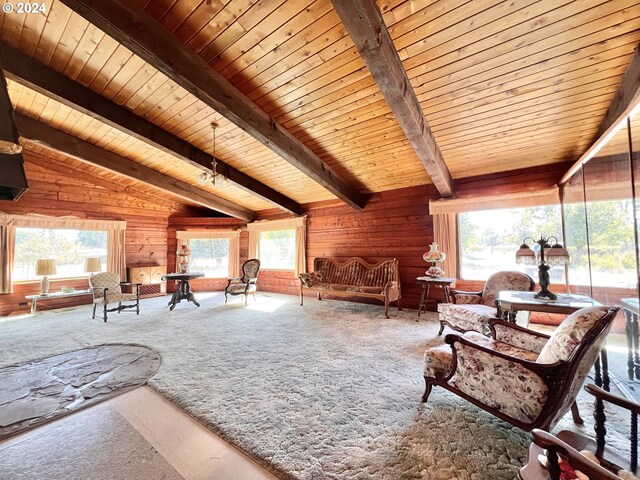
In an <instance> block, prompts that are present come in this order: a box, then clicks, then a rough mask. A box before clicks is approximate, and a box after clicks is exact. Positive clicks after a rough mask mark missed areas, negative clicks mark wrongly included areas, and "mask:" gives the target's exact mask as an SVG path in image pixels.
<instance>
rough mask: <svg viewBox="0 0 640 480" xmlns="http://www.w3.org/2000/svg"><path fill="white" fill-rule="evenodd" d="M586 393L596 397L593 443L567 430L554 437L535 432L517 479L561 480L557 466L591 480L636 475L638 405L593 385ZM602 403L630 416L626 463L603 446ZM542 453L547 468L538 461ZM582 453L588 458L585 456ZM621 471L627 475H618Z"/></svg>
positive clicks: (603, 423)
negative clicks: (620, 408)
mask: <svg viewBox="0 0 640 480" xmlns="http://www.w3.org/2000/svg"><path fill="white" fill-rule="evenodd" d="M585 390H586V391H587V392H589V393H590V394H592V395H594V396H595V397H596V412H595V414H594V416H595V419H596V440H593V439H591V438H588V437H585V436H583V435H580V434H579V433H576V432H571V431H569V430H563V431H561V432H560V433H558V436H557V437H556V436H554V435H551V434H550V433H547V432H545V431H543V430H537V429H534V430H533V431H532V432H531V435H532V437H533V443H532V444H531V447H530V448H529V462H528V463H527V464H526V465H525V466H524V467H523V468H522V469H521V470H520V478H522V479H523V480H537V479H539V478H550V479H551V480H558V479H560V468H561V467H560V462H567V463H568V465H570V467H571V468H572V469H573V470H578V471H580V472H582V473H583V474H585V475H587V476H588V477H589V478H593V479H611V480H619V479H620V478H629V476H628V474H629V472H633V474H636V472H637V468H638V414H639V413H640V404H639V403H637V402H634V401H631V400H628V399H626V398H623V397H620V396H617V395H613V394H611V393H609V392H606V391H605V390H603V389H601V388H599V387H596V386H595V385H587V386H586V387H585ZM603 402H609V403H612V404H614V405H617V406H619V407H622V408H623V409H626V410H628V411H629V412H630V413H631V436H630V437H631V438H630V441H631V448H630V458H629V459H628V460H627V459H626V458H622V457H621V456H620V455H619V454H618V453H617V452H615V451H613V450H611V449H609V448H607V447H606V445H605V433H606V428H605V420H606V416H605V414H604V405H603ZM543 449H546V451H547V453H546V467H544V466H543V465H542V464H541V463H540V460H539V456H540V455H543ZM585 451H586V452H589V454H586V453H584V452H585ZM591 454H593V456H592V455H591ZM589 457H591V458H589ZM543 458H544V457H543ZM564 468H566V466H565V467H564ZM621 470H623V471H626V472H621Z"/></svg>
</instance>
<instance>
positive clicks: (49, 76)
mask: <svg viewBox="0 0 640 480" xmlns="http://www.w3.org/2000/svg"><path fill="white" fill-rule="evenodd" d="M0 68H2V70H3V71H4V72H5V74H6V76H7V77H8V78H10V79H11V80H14V81H16V82H18V83H20V84H22V85H24V86H26V87H29V88H30V89H32V90H35V91H36V92H38V93H41V94H43V95H46V96H47V97H49V98H52V99H54V100H57V101H58V102H60V103H62V104H64V105H66V106H68V107H70V108H73V109H74V110H78V111H80V112H82V113H84V114H87V115H90V116H91V117H94V118H97V119H98V120H100V121H102V122H104V123H106V124H107V125H110V126H112V127H114V128H116V129H118V130H121V131H123V132H125V133H127V134H129V135H131V136H133V137H135V138H137V139H138V140H140V141H142V142H145V143H146V144H148V145H152V146H154V147H156V148H158V149H160V150H162V151H164V152H166V153H168V154H170V155H173V156H175V157H177V158H179V159H181V160H184V161H186V162H189V163H190V164H192V165H196V166H198V167H205V168H211V162H212V160H213V157H212V156H211V155H209V154H208V153H206V152H203V151H202V150H200V149H198V148H196V147H194V146H193V145H191V144H190V143H188V142H186V141H184V140H182V139H180V138H178V137H176V136H174V135H172V134H170V133H168V132H166V131H164V130H163V129H161V128H160V127H158V126H157V125H154V124H153V123H151V122H149V121H148V120H145V119H144V118H142V117H139V116H137V115H135V114H134V113H133V112H131V111H130V110H128V109H126V108H124V107H121V106H120V105H117V104H115V103H113V102H111V101H109V100H108V99H106V98H104V97H103V96H101V95H99V94H97V93H95V92H93V91H92V90H90V89H88V88H86V87H83V86H82V85H80V84H78V83H76V82H74V81H73V80H71V79H69V78H67V77H65V76H64V75H61V74H60V73H58V72H56V71H55V70H53V69H51V68H49V67H47V66H45V65H43V64H42V63H40V62H38V61H37V60H35V59H34V58H31V57H29V56H27V55H25V54H24V53H22V52H20V51H18V50H16V49H15V48H13V47H11V46H9V45H7V44H5V43H2V42H0ZM216 161H217V163H218V168H217V171H218V172H219V173H221V174H222V175H224V176H225V177H227V178H228V179H229V181H231V182H233V183H234V184H235V186H237V187H239V188H241V189H243V190H245V191H247V192H249V193H252V194H254V195H257V196H258V197H260V198H262V199H263V200H266V201H268V202H270V203H272V204H273V205H275V206H276V207H279V208H281V209H283V210H285V211H287V212H290V213H293V214H296V215H299V214H300V211H301V210H300V205H299V204H298V203H297V202H295V201H294V200H292V199H290V198H289V197H287V196H285V195H283V194H281V193H280V192H277V191H276V190H274V189H272V188H271V187H268V186H267V185H265V184H263V183H261V182H258V181H257V180H255V179H254V178H251V177H250V176H249V175H247V174H246V173H243V172H241V171H240V170H238V169H236V168H234V167H232V166H231V165H228V164H226V163H225V162H223V161H221V160H219V159H216Z"/></svg>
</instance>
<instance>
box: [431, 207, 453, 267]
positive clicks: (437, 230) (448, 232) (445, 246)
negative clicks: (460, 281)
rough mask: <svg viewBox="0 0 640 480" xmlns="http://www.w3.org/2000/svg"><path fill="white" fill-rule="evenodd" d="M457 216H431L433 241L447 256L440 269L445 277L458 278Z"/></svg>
mask: <svg viewBox="0 0 640 480" xmlns="http://www.w3.org/2000/svg"><path fill="white" fill-rule="evenodd" d="M456 232H457V215H456V214H455V213H441V214H437V215H434V216H433V239H434V241H435V242H436V243H437V244H438V245H439V246H440V251H441V252H444V253H445V254H446V255H447V256H446V258H445V261H444V262H442V269H443V270H444V273H445V275H446V276H447V277H454V278H456V277H457V276H458V238H457V235H456Z"/></svg>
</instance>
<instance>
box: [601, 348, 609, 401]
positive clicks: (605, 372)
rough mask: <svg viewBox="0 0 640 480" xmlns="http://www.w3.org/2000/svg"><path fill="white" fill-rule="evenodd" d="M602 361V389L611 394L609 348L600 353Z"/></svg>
mask: <svg viewBox="0 0 640 480" xmlns="http://www.w3.org/2000/svg"><path fill="white" fill-rule="evenodd" d="M600 360H601V361H602V388H604V389H605V390H606V391H607V392H609V391H610V390H609V383H610V379H609V359H608V357H607V347H606V346H605V347H603V348H602V351H601V352H600Z"/></svg>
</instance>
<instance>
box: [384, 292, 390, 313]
mask: <svg viewBox="0 0 640 480" xmlns="http://www.w3.org/2000/svg"><path fill="white" fill-rule="evenodd" d="M384 316H385V317H386V318H389V297H384Z"/></svg>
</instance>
